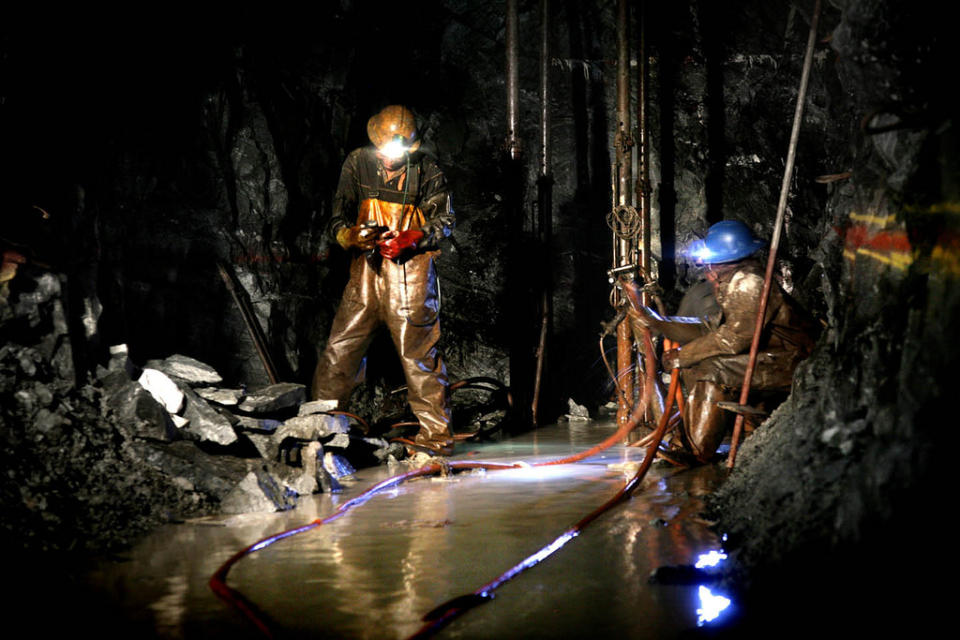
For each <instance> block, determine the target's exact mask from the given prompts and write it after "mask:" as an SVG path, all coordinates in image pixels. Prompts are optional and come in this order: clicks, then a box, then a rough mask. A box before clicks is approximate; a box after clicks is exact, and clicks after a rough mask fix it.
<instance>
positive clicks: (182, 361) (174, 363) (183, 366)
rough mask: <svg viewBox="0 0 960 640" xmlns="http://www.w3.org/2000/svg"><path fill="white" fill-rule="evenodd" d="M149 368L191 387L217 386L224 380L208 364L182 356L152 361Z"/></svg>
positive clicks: (177, 355)
mask: <svg viewBox="0 0 960 640" xmlns="http://www.w3.org/2000/svg"><path fill="white" fill-rule="evenodd" d="M147 366H148V367H151V368H154V369H159V370H160V371H163V372H164V373H165V374H167V375H168V376H170V377H172V378H179V379H180V380H184V381H186V382H187V383H189V384H190V385H201V384H202V385H217V384H220V383H221V382H223V378H222V377H221V376H220V374H219V373H217V370H216V369H214V368H213V367H211V366H210V365H208V364H205V363H203V362H200V361H199V360H195V359H194V358H191V357H189V356H184V355H180V354H175V355H172V356H170V357H168V358H165V359H163V360H150V361H149V362H147Z"/></svg>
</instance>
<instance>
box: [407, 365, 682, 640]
mask: <svg viewBox="0 0 960 640" xmlns="http://www.w3.org/2000/svg"><path fill="white" fill-rule="evenodd" d="M678 380H679V369H674V370H673V372H672V373H671V374H670V390H669V392H668V394H667V405H666V407H665V410H664V412H663V415H662V416H661V418H660V423H659V424H658V425H657V429H656V431H655V432H654V438H653V440H652V441H651V442H650V446H648V447H647V452H646V455H645V456H644V458H643V462H642V463H641V464H640V468H639V469H638V470H637V472H636V474H634V476H633V477H632V478H630V480H628V481H627V483H626V484H624V486H623V487H622V488H621V489H620V490H619V491H618V492H617V493H616V494H614V495H613V497H611V498H610V499H609V500H607V501H606V502H605V503H603V504H602V505H601V506H599V507H597V508H596V509H594V510H593V511H591V512H590V513H588V514H587V515H586V516H584V517H583V518H581V519H580V520H578V521H577V522H576V523H575V524H574V525H573V526H571V527H570V528H569V529H567V530H566V531H564V532H563V533H562V534H560V535H559V536H558V537H557V538H556V539H554V540H553V542H551V543H550V544H548V545H546V546H544V547H541V548H540V549H539V550H538V551H537V552H536V553H534V554H532V555H530V556H527V557H526V558H524V559H523V560H522V561H521V562H520V563H518V564H516V565H514V566H513V567H511V568H510V569H508V570H507V571H505V572H504V573H502V574H500V575H499V576H498V577H497V578H496V579H494V580H493V581H491V582H488V583H487V584H485V585H483V586H481V587H478V588H477V589H475V590H474V591H473V592H471V593H469V594H465V595H462V596H458V597H456V598H452V599H450V600H448V601H447V602H445V603H443V604H441V605H440V606H438V607H436V608H434V609H433V610H432V611H430V612H429V613H427V614H426V615H425V616H424V617H423V619H424V621H425V622H426V624H424V625H423V626H422V627H421V628H420V629H419V630H418V631H417V632H416V633H414V634H413V635H412V636H410V638H426V637H429V636H432V635H433V634H435V633H437V632H438V631H440V630H441V629H442V628H443V627H445V626H446V625H448V624H449V623H450V622H452V621H453V620H454V619H455V618H457V617H459V616H461V615H463V614H464V613H466V612H467V611H469V610H470V609H473V608H474V607H476V606H478V605H481V604H483V603H485V602H488V601H490V600H492V599H493V592H494V591H496V589H498V588H499V587H500V586H501V585H503V584H504V583H505V582H507V581H508V580H511V579H512V578H515V577H516V576H518V575H519V574H520V573H522V572H524V571H526V570H527V569H530V568H532V567H534V566H536V565H537V564H539V563H541V562H543V561H544V560H546V559H547V558H548V557H549V556H550V555H552V554H553V553H554V552H556V551H558V550H560V549H561V548H562V547H563V546H564V545H565V544H567V543H568V542H570V540H572V539H573V538H575V537H576V536H578V535H580V532H581V531H583V530H584V529H585V528H586V527H587V526H588V525H589V524H590V523H592V522H593V521H594V520H596V519H597V518H599V517H600V516H601V515H602V514H604V513H605V512H607V511H608V510H610V509H611V508H613V507H614V506H616V505H618V504H620V503H621V502H623V501H624V500H626V499H627V498H629V497H630V495H631V494H632V493H633V492H634V490H636V488H637V487H638V486H640V483H641V482H642V481H643V478H644V477H645V476H646V474H647V471H649V469H650V465H651V464H652V463H653V459H654V457H655V454H656V452H657V448H658V447H659V446H660V440H662V439H663V434H664V433H665V432H666V430H667V423H668V422H669V415H670V409H672V408H673V407H672V399H673V398H674V396H676V391H677V381H678ZM641 404H642V403H637V407H635V408H634V411H633V413H632V414H631V416H630V419H629V420H628V422H633V423H635V424H637V423H639V421H640V419H641V418H642V417H643V412H642V411H640V410H639V409H640V408H641V407H640V405H641ZM542 464H544V463H541V464H540V465H534V466H542Z"/></svg>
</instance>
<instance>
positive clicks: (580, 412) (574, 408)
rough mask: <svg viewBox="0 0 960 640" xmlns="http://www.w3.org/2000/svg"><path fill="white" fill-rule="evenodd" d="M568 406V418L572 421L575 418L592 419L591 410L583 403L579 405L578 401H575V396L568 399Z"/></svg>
mask: <svg viewBox="0 0 960 640" xmlns="http://www.w3.org/2000/svg"><path fill="white" fill-rule="evenodd" d="M567 407H568V413H567V419H568V420H570V421H571V422H572V421H575V420H589V419H590V412H589V411H588V410H587V408H586V407H585V406H583V405H579V404H577V403H576V402H574V400H573V398H568V399H567Z"/></svg>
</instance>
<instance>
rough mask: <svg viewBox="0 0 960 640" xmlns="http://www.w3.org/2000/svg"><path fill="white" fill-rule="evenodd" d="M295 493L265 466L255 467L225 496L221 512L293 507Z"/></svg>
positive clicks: (260, 510) (266, 510)
mask: <svg viewBox="0 0 960 640" xmlns="http://www.w3.org/2000/svg"><path fill="white" fill-rule="evenodd" d="M295 497H296V496H295V495H294V494H293V493H292V492H291V491H289V490H287V489H286V488H285V487H284V486H283V485H281V483H279V482H277V480H276V478H274V477H273V476H272V475H271V474H270V472H269V471H267V469H266V468H264V467H257V468H256V469H253V470H252V471H250V472H249V473H247V475H246V476H244V478H243V480H241V481H240V483H239V484H238V485H237V486H235V487H234V488H233V490H231V491H230V493H228V494H227V495H226V497H224V499H223V501H222V502H221V503H220V513H223V514H237V513H270V512H274V511H286V510H287V509H292V508H293V507H294V505H295V504H296V502H295Z"/></svg>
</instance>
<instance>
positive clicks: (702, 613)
mask: <svg viewBox="0 0 960 640" xmlns="http://www.w3.org/2000/svg"><path fill="white" fill-rule="evenodd" d="M726 559H727V554H725V553H724V552H723V551H721V550H718V549H711V550H710V551H707V552H706V553H701V554H700V555H699V556H697V562H696V564H694V566H695V567H696V568H697V569H708V568H710V569H712V568H715V567H717V566H719V565H720V563H721V562H723V561H724V560H726ZM697 596H698V598H699V600H700V606H699V608H698V609H697V626H698V627H702V626H703V625H704V624H706V623H708V622H713V621H714V620H716V619H717V618H718V617H720V614H721V613H723V612H724V611H725V610H726V609H727V608H728V607H729V606H730V604H731V600H730V598H728V597H726V596H724V595H721V594H719V593H717V594H715V593H713V592H712V591H711V590H710V588H709V587H708V586H706V585H702V584H701V585H699V587H698V588H697Z"/></svg>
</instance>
